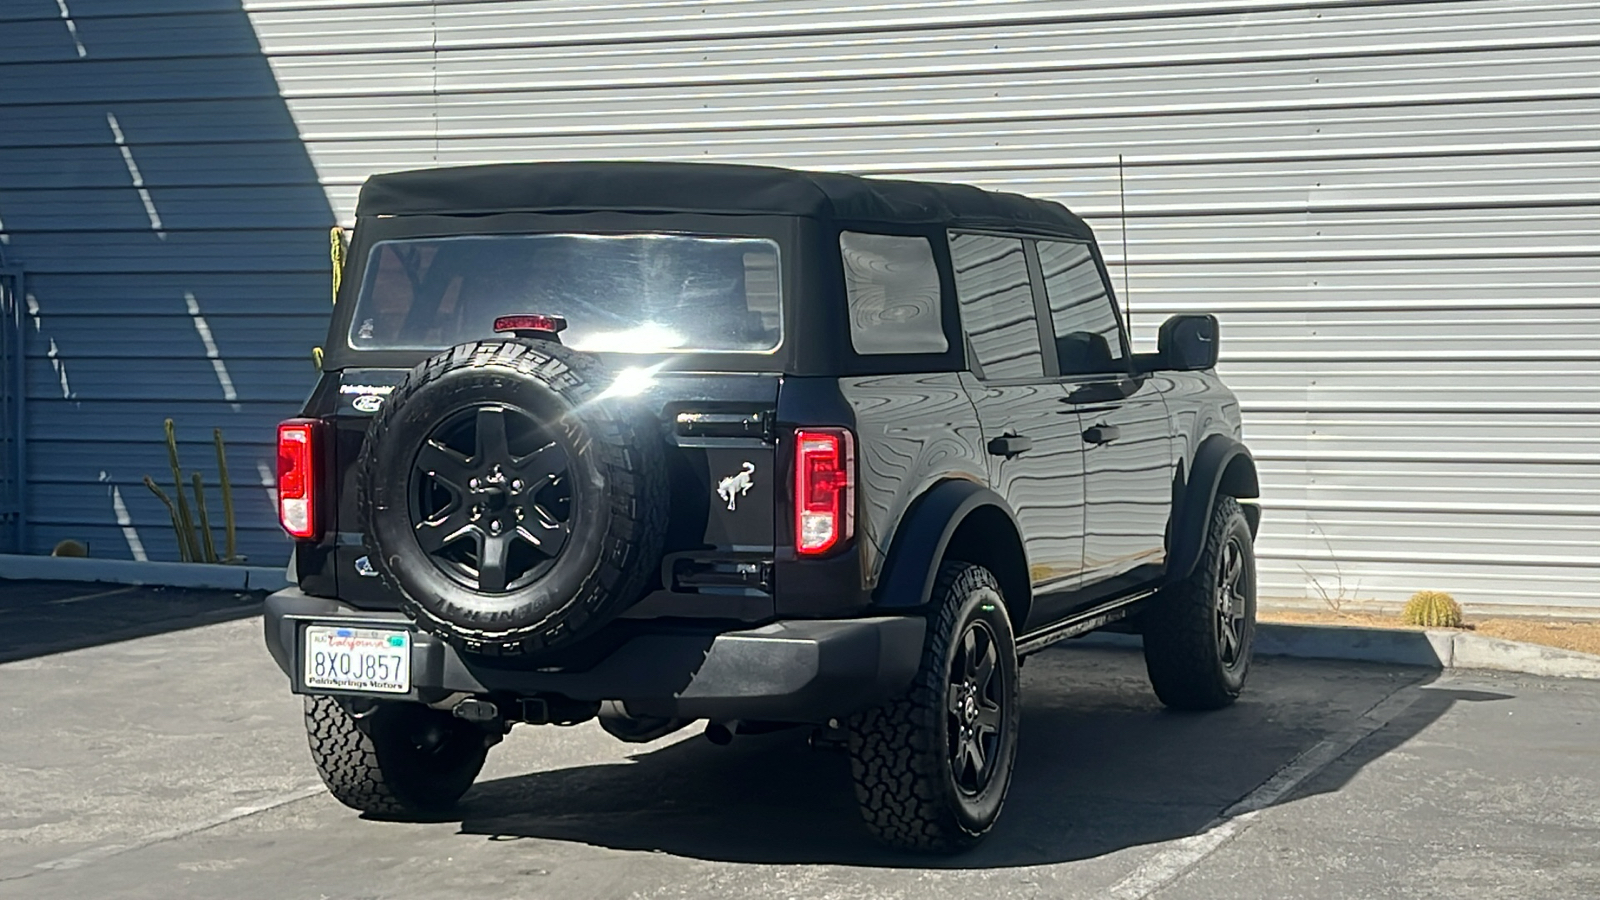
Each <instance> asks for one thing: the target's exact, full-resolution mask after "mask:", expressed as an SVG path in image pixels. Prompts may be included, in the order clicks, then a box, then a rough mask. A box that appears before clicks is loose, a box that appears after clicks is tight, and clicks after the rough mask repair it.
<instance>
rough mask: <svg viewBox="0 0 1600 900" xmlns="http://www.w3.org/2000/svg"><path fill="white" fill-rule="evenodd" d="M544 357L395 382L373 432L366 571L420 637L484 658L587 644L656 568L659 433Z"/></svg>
mask: <svg viewBox="0 0 1600 900" xmlns="http://www.w3.org/2000/svg"><path fill="white" fill-rule="evenodd" d="M610 383H611V377H610V375H609V374H608V373H607V371H606V369H605V367H604V366H603V365H601V363H600V362H599V361H598V360H597V359H595V358H594V357H592V356H589V355H587V354H584V353H580V352H578V351H575V350H572V349H570V348H568V347H564V346H562V345H560V344H558V343H555V342H553V341H538V340H535V341H529V342H527V343H522V342H518V341H510V340H506V341H485V342H482V343H475V344H462V345H461V346H458V347H455V348H452V349H450V350H448V351H446V352H444V353H441V354H439V355H437V356H434V357H432V358H431V359H429V360H427V361H426V362H424V363H422V364H421V365H419V366H417V367H416V368H414V369H412V370H411V372H410V373H409V374H408V375H407V376H406V379H405V381H403V382H402V383H401V384H400V386H399V387H397V388H395V390H394V392H393V393H392V394H391V395H390V396H389V399H388V401H387V402H385V403H384V404H383V407H382V408H381V409H380V410H379V412H378V413H377V415H375V416H374V417H373V420H372V423H371V424H370V426H369V427H368V430H367V437H366V444H365V446H364V448H363V449H362V456H361V460H360V462H359V464H358V465H359V467H360V479H359V487H358V489H357V504H358V507H357V508H358V515H359V517H360V522H361V526H362V532H363V535H364V540H365V542H366V546H367V550H368V555H369V557H370V558H371V559H372V561H373V564H374V567H375V568H376V569H377V571H378V574H379V576H381V577H382V579H383V581H384V583H385V584H386V585H387V586H388V587H389V588H390V589H391V590H393V591H394V592H396V593H397V594H398V595H399V597H400V603H401V608H402V609H403V610H404V611H405V612H406V614H407V615H409V616H410V617H411V618H413V619H414V620H415V621H416V622H417V624H418V625H419V626H421V627H422V628H423V629H424V630H426V631H428V632H431V633H433V634H436V635H439V636H440V637H443V638H445V639H446V640H448V641H449V642H451V643H452V644H454V645H455V646H457V647H460V648H461V649H464V650H467V651H470V652H474V653H482V654H491V655H514V654H526V653H535V652H538V651H541V650H545V649H550V648H554V647H557V646H560V645H562V644H566V643H569V642H571V641H573V640H576V639H577V638H579V637H582V636H583V635H585V634H587V633H589V632H590V631H592V630H593V629H595V628H597V627H599V626H600V625H602V624H604V622H605V621H606V620H607V619H608V618H610V617H611V616H612V615H614V614H615V613H617V612H619V611H620V610H621V609H622V608H623V607H625V606H627V605H629V604H631V603H632V602H633V601H634V600H636V599H637V598H638V596H639V594H640V593H641V591H642V590H643V588H644V586H645V580H646V578H647V577H649V574H650V573H652V572H654V571H656V570H657V569H658V568H659V566H660V559H661V549H662V542H663V538H664V533H665V531H666V520H667V503H668V487H667V474H666V458H665V450H664V448H663V446H662V438H661V435H660V432H659V428H658V426H657V425H656V423H655V419H654V417H652V416H649V415H648V414H647V413H645V412H644V411H643V410H642V409H640V408H639V407H638V404H636V403H634V402H632V401H629V400H627V399H626V398H621V397H613V396H606V395H605V391H606V388H607V387H608V386H609V385H610Z"/></svg>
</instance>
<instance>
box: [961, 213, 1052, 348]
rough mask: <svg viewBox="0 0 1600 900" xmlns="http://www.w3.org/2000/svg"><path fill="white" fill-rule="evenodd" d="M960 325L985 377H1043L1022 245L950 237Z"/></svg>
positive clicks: (1010, 241)
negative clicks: (959, 307)
mask: <svg viewBox="0 0 1600 900" xmlns="http://www.w3.org/2000/svg"><path fill="white" fill-rule="evenodd" d="M950 262H951V265H952V266H953V267H954V268H955V275H956V299H957V300H958V301H960V306H961V325H962V327H963V328H964V329H966V332H967V338H968V340H970V341H971V342H972V350H973V353H974V354H975V355H976V356H977V358H978V365H979V366H980V367H982V369H983V377H985V378H1038V377H1041V376H1043V375H1044V360H1043V358H1042V357H1041V356H1040V353H1039V327H1038V323H1037V322H1036V321H1035V319H1034V311H1033V288H1032V286H1031V285H1030V284H1029V281H1028V261H1027V257H1025V256H1024V255H1023V252H1022V241H1020V240H1018V239H1016V238H1001V237H989V236H988V235H980V234H952V235H951V236H950Z"/></svg>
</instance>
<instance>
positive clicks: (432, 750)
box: [306, 696, 500, 819]
mask: <svg viewBox="0 0 1600 900" xmlns="http://www.w3.org/2000/svg"><path fill="white" fill-rule="evenodd" d="M499 737H500V735H499V734H498V733H495V732H490V731H485V730H484V729H482V728H480V727H478V726H477V725H474V724H472V723H470V722H466V721H464V720H462V719H458V718H456V717H455V716H452V715H451V714H450V713H448V712H443V711H441V710H436V709H430V708H429V707H426V706H423V705H422V704H420V703H403V702H395V701H377V702H367V701H361V702H360V705H357V703H352V702H350V701H341V700H339V699H337V698H334V697H324V696H309V697H306V738H307V740H308V742H309V743H310V745H311V758H312V760H313V761H314V762H315V763H316V764H317V772H318V774H320V775H321V776H322V781H323V783H324V784H326V785H327V786H328V791H329V792H330V793H332V794H333V796H334V797H335V798H336V799H338V801H339V802H340V803H343V804H344V805H345V806H348V807H350V808H351V809H356V810H360V811H361V812H364V813H367V814H368V815H371V816H375V817H377V818H384V819H411V818H426V817H429V816H435V815H438V814H440V813H443V812H447V811H449V809H450V808H451V807H453V806H455V804H456V801H457V800H460V799H461V795H462V794H465V793H466V792H467V788H470V787H472V782H473V780H474V779H476V778H477V777H478V771H479V770H480V769H482V768H483V761H484V758H485V757H486V756H487V755H488V752H489V745H490V744H492V743H494V742H496V741H497V740H498V739H499Z"/></svg>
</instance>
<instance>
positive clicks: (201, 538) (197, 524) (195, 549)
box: [144, 419, 245, 564]
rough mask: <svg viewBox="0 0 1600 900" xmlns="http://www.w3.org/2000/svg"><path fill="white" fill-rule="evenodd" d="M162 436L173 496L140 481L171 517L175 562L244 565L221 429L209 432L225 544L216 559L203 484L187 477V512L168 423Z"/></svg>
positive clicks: (197, 477) (147, 479)
mask: <svg viewBox="0 0 1600 900" xmlns="http://www.w3.org/2000/svg"><path fill="white" fill-rule="evenodd" d="M166 434H167V462H168V464H169V465H171V466H172V487H173V490H174V491H175V492H176V495H177V496H175V497H169V496H168V495H167V492H166V491H163V490H162V489H161V488H160V487H158V486H157V485H156V482H155V479H153V478H151V477H150V476H148V475H146V476H145V478H144V486H145V487H147V488H149V489H150V493H152V494H155V495H156V499H157V500H160V501H161V505H163V506H165V507H166V508H167V514H168V515H169V516H171V517H172V532H173V534H174V535H175V536H176V537H177V539H178V558H179V559H181V560H183V561H184V562H209V563H215V562H221V563H234V564H238V563H242V562H244V561H245V560H244V557H242V556H239V555H238V535H237V529H236V528H235V525H234V513H233V485H232V484H231V483H230V482H229V480H228V455H227V451H226V450H225V449H224V447H223V442H222V429H220V428H214V429H212V431H211V439H212V443H214V444H215V445H216V448H217V477H218V481H219V483H220V484H221V486H222V514H223V528H224V534H225V536H226V541H227V543H226V544H225V545H224V548H223V553H222V554H221V555H220V556H219V554H218V553H217V545H216V541H215V538H214V537H213V536H212V533H211V515H210V511H209V510H207V509H206V493H205V481H204V479H203V478H202V476H201V474H200V473H199V472H191V473H190V485H192V487H193V490H194V507H193V512H191V511H190V506H189V497H188V494H187V493H186V491H185V486H184V482H183V474H182V472H183V470H182V467H181V464H180V463H179V461H178V439H177V434H176V429H175V428H174V426H173V422H172V420H171V419H167V420H166Z"/></svg>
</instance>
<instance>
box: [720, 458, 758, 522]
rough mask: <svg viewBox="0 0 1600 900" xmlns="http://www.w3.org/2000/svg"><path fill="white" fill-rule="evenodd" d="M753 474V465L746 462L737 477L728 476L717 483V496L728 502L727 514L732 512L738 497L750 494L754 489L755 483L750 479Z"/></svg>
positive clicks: (754, 469)
mask: <svg viewBox="0 0 1600 900" xmlns="http://www.w3.org/2000/svg"><path fill="white" fill-rule="evenodd" d="M755 473H756V467H755V465H754V464H753V463H748V462H747V463H745V464H744V471H743V472H740V473H739V474H737V475H729V476H728V477H727V478H724V479H722V480H721V481H719V482H717V496H718V497H721V498H722V499H724V500H726V501H728V510H729V512H732V511H733V510H734V505H735V501H736V500H737V499H738V498H739V497H741V496H743V495H745V494H748V493H750V489H751V488H752V487H755V482H754V481H752V480H751V478H750V476H751V475H754V474H755Z"/></svg>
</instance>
